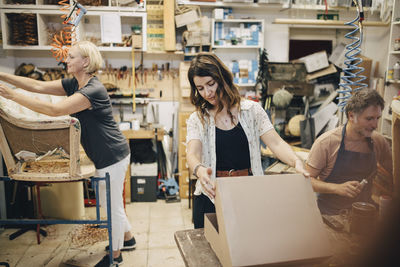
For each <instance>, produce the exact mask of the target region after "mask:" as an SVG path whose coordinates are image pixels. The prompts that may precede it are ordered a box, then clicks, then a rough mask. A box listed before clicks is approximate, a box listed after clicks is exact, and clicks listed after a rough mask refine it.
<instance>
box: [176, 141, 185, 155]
mask: <svg viewBox="0 0 400 267" xmlns="http://www.w3.org/2000/svg"><path fill="white" fill-rule="evenodd" d="M178 154H179V156H184V157H186V145H185V144H184V143H183V142H179V147H178Z"/></svg>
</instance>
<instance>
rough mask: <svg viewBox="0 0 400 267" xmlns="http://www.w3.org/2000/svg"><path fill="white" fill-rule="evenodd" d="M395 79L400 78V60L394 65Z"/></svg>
mask: <svg viewBox="0 0 400 267" xmlns="http://www.w3.org/2000/svg"><path fill="white" fill-rule="evenodd" d="M393 79H394V80H400V62H399V61H397V62H396V63H395V64H394V65H393Z"/></svg>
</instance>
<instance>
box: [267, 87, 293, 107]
mask: <svg viewBox="0 0 400 267" xmlns="http://www.w3.org/2000/svg"><path fill="white" fill-rule="evenodd" d="M292 98H293V95H292V94H291V93H289V92H288V91H287V90H285V88H282V89H279V90H278V91H276V92H275V93H274V95H273V96H272V103H274V105H275V106H276V107H278V108H287V107H288V106H289V104H290V102H291V101H292Z"/></svg>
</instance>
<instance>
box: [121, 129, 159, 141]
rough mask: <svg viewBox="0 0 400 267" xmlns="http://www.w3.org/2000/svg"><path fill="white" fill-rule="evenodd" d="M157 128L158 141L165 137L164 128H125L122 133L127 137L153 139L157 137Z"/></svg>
mask: <svg viewBox="0 0 400 267" xmlns="http://www.w3.org/2000/svg"><path fill="white" fill-rule="evenodd" d="M156 130H157V141H162V139H163V138H164V129H162V128H157V129H149V130H147V129H143V128H141V129H139V130H132V129H130V130H124V131H122V134H123V135H124V136H125V138H126V139H153V138H155V135H156Z"/></svg>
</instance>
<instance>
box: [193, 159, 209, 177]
mask: <svg viewBox="0 0 400 267" xmlns="http://www.w3.org/2000/svg"><path fill="white" fill-rule="evenodd" d="M201 166H202V167H204V168H205V167H206V166H204V165H203V164H202V163H199V164H197V165H196V166H195V167H194V169H193V173H192V174H193V176H194V177H196V178H199V176H197V170H198V169H199V168H200V167H201Z"/></svg>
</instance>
